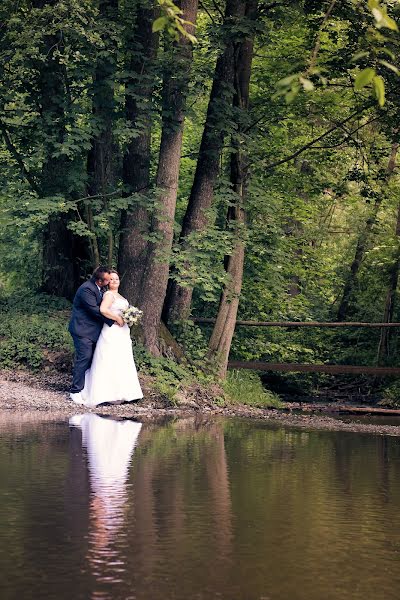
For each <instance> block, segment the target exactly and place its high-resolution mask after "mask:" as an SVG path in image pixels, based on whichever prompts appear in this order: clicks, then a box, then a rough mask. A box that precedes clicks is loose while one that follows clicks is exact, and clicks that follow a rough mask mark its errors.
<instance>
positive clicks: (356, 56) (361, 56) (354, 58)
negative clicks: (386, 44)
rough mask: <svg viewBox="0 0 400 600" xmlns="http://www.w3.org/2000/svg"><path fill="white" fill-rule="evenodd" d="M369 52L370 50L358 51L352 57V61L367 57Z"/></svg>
mask: <svg viewBox="0 0 400 600" xmlns="http://www.w3.org/2000/svg"><path fill="white" fill-rule="evenodd" d="M368 54H369V53H368V52H357V53H356V54H354V55H353V56H352V57H351V60H350V62H357V61H358V60H360V58H365V57H366V56H368Z"/></svg>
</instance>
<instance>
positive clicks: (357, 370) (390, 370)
mask: <svg viewBox="0 0 400 600" xmlns="http://www.w3.org/2000/svg"><path fill="white" fill-rule="evenodd" d="M193 321H194V322H195V323H200V324H201V323H204V324H213V323H215V319H208V318H194V319H193ZM236 326H245V327H290V328H292V327H329V328H331V327H365V328H370V329H377V328H378V329H382V328H395V327H400V323H363V322H354V321H353V322H351V321H350V322H349V321H343V322H332V323H326V322H319V321H236ZM228 368H229V369H251V370H254V371H284V372H293V373H295V372H299V373H331V374H349V375H374V376H376V377H385V376H398V375H400V367H371V366H364V365H328V364H301V363H273V362H257V361H249V362H242V361H229V363H228Z"/></svg>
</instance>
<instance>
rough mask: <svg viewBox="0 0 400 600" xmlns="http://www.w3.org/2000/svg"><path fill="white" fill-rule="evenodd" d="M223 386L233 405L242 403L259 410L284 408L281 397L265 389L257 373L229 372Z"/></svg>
mask: <svg viewBox="0 0 400 600" xmlns="http://www.w3.org/2000/svg"><path fill="white" fill-rule="evenodd" d="M222 386H223V388H224V391H225V394H226V395H227V396H228V398H229V399H230V401H231V403H232V404H238V403H240V404H245V405H246V406H255V407H258V408H282V407H283V403H282V402H281V400H280V399H279V396H277V395H276V394H274V393H273V392H271V391H270V390H267V389H265V388H264V386H263V384H262V382H261V379H260V377H259V376H258V375H257V373H252V372H250V371H245V370H240V369H239V370H232V371H228V376H227V378H226V380H225V381H224V382H223V383H222Z"/></svg>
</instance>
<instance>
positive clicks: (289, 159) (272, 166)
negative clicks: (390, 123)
mask: <svg viewBox="0 0 400 600" xmlns="http://www.w3.org/2000/svg"><path fill="white" fill-rule="evenodd" d="M371 106H372V104H369V105H367V106H364V107H363V108H362V109H361V110H357V111H356V112H354V113H352V114H351V115H350V116H348V117H346V119H343V121H341V122H340V123H338V124H337V125H335V126H333V127H330V128H329V129H328V130H327V131H325V132H324V133H322V134H321V135H319V136H318V137H316V138H314V139H313V140H311V142H308V143H307V144H305V145H304V146H302V147H301V148H299V149H298V150H296V152H293V154H290V155H289V156H287V157H286V158H282V159H280V160H277V161H275V162H273V163H270V164H269V165H266V166H265V169H266V170H270V169H273V168H275V167H278V166H279V165H283V164H284V163H287V162H289V161H291V160H293V159H294V158H296V157H297V156H299V154H302V153H303V152H305V151H306V150H308V149H309V148H311V147H312V146H314V144H316V143H317V142H319V141H320V140H323V139H324V138H325V137H326V136H328V135H329V134H330V133H332V132H333V131H336V130H337V129H340V127H341V126H342V125H344V124H345V123H348V122H349V121H351V119H354V117H357V116H358V115H360V114H361V113H362V112H363V111H364V110H367V109H368V108H371ZM377 118H378V117H377Z"/></svg>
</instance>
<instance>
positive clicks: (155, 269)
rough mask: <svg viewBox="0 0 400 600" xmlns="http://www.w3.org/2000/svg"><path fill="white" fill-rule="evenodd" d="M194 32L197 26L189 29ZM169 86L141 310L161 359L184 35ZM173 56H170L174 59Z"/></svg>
mask: <svg viewBox="0 0 400 600" xmlns="http://www.w3.org/2000/svg"><path fill="white" fill-rule="evenodd" d="M197 4H198V0H182V2H181V3H180V8H181V9H182V11H183V18H184V19H185V20H186V21H189V22H190V23H195V21H196V16H197ZM186 27H187V30H188V32H189V33H193V29H194V27H193V26H192V25H187V26H186ZM165 54H166V57H167V58H168V60H166V61H165V62H166V67H165V72H164V87H163V123H162V134H161V145H160V154H159V161H158V169H157V179H156V186H157V191H158V196H157V207H156V211H155V216H154V218H153V223H152V227H151V233H152V237H153V239H154V238H155V240H156V241H154V242H150V243H149V245H148V250H147V256H146V271H145V272H144V274H143V277H142V289H141V304H140V306H141V308H142V309H143V319H142V331H143V341H144V345H145V347H146V348H147V349H148V350H149V351H150V352H151V353H152V354H155V355H159V354H160V347H159V325H160V319H161V312H162V308H163V304H164V300H165V295H166V290H167V284H168V273H169V257H170V253H171V248H172V241H173V233H174V217H175V207H176V196H177V189H178V179H179V166H180V158H181V148H182V136H183V128H184V119H185V115H184V113H185V104H186V96H187V92H188V85H189V77H190V65H191V62H192V45H191V42H190V41H189V40H188V38H186V37H184V36H181V37H180V40H179V42H177V43H175V44H174V45H173V48H172V51H171V52H166V53H165ZM168 54H169V56H168Z"/></svg>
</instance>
